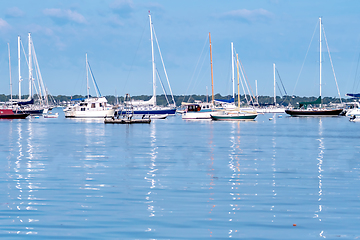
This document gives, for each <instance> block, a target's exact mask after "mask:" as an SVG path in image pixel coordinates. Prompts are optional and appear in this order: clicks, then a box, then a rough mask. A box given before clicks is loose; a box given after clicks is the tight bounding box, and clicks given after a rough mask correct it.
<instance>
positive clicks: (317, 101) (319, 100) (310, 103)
mask: <svg viewBox="0 0 360 240" xmlns="http://www.w3.org/2000/svg"><path fill="white" fill-rule="evenodd" d="M313 104H321V97H318V98H317V99H316V100H315V101H312V102H299V107H300V108H301V107H302V106H304V108H305V109H306V108H307V106H308V105H313Z"/></svg>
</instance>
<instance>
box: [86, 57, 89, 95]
mask: <svg viewBox="0 0 360 240" xmlns="http://www.w3.org/2000/svg"><path fill="white" fill-rule="evenodd" d="M85 61H86V93H87V97H88V98H90V94H89V89H90V87H89V69H88V67H89V64H88V60H87V53H85Z"/></svg>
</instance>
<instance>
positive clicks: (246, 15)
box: [220, 8, 273, 22]
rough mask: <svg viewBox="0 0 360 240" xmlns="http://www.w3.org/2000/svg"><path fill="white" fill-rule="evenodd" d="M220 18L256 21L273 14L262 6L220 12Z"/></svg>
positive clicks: (267, 18)
mask: <svg viewBox="0 0 360 240" xmlns="http://www.w3.org/2000/svg"><path fill="white" fill-rule="evenodd" d="M220 18H225V19H234V20H240V21H247V22H256V21H263V20H269V19H271V18H273V14H272V13H271V12H269V11H267V10H265V9H262V8H260V9H255V10H248V9H238V10H234V11H230V12H226V13H223V14H220Z"/></svg>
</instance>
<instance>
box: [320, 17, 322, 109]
mask: <svg viewBox="0 0 360 240" xmlns="http://www.w3.org/2000/svg"><path fill="white" fill-rule="evenodd" d="M319 21H320V97H321V70H322V69H321V68H322V66H321V28H322V23H321V17H320V18H319ZM321 101H322V100H321ZM320 107H321V104H320Z"/></svg>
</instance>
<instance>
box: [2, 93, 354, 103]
mask: <svg viewBox="0 0 360 240" xmlns="http://www.w3.org/2000/svg"><path fill="white" fill-rule="evenodd" d="M27 97H28V96H27V95H23V96H22V98H23V99H25V98H27ZM84 97H86V96H83V95H73V96H66V95H57V96H52V95H51V96H50V97H49V99H54V100H55V101H56V103H58V104H61V103H64V102H65V103H66V102H70V101H71V99H76V98H84ZM105 97H106V99H107V100H108V102H109V103H111V104H114V103H117V102H122V101H123V99H124V97H123V96H120V97H116V96H113V95H107V96H105ZM231 97H232V96H231V95H226V96H222V95H220V94H216V95H215V99H227V100H229V99H231ZM13 98H14V99H17V98H18V96H17V95H13ZM131 98H132V99H134V100H149V99H150V98H151V96H150V95H139V96H131ZM247 98H248V99H249V98H250V96H249V95H247ZM257 98H258V102H259V104H260V105H263V106H266V105H273V103H274V97H273V96H258V97H257ZM9 99H10V95H5V94H0V102H6V101H8V100H9ZM35 99H36V97H35ZM168 99H169V101H171V97H170V96H168ZM174 99H175V102H176V106H180V105H181V103H182V102H194V101H195V100H197V101H203V102H206V101H211V96H207V95H196V94H193V95H174ZM189 99H190V100H189ZM240 99H241V100H240V101H241V102H242V103H245V104H246V99H245V96H244V95H240ZM316 99H317V96H316V97H315V96H313V97H300V96H282V97H280V96H277V97H276V103H277V104H279V105H281V106H288V105H289V104H291V105H292V106H296V105H297V103H298V102H306V101H314V100H316ZM341 101H342V102H352V101H354V99H353V98H341ZM170 103H172V102H170ZM323 103H324V104H329V103H340V99H339V98H335V97H323ZM157 105H167V101H166V98H165V95H164V94H162V95H157Z"/></svg>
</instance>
